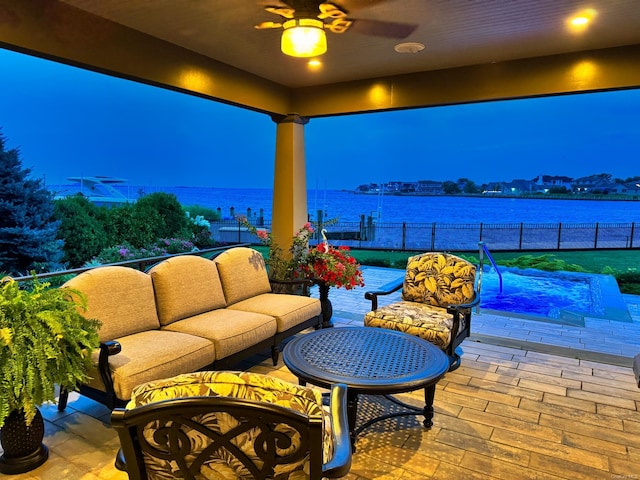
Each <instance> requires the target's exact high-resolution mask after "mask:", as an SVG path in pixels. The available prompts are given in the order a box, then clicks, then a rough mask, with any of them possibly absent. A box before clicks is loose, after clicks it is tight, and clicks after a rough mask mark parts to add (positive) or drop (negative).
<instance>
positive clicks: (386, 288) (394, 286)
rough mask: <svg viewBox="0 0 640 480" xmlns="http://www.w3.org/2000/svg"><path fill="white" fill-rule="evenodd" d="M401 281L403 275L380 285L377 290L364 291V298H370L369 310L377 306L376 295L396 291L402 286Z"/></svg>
mask: <svg viewBox="0 0 640 480" xmlns="http://www.w3.org/2000/svg"><path fill="white" fill-rule="evenodd" d="M403 282H404V276H402V277H399V278H396V279H395V280H393V281H391V282H389V283H387V284H385V285H383V286H381V287H380V289H379V290H374V291H370V292H366V293H365V294H364V298H366V299H367V300H371V310H375V309H377V308H378V297H380V296H383V295H390V294H392V293H393V292H397V291H398V290H400V289H401V288H402V284H403Z"/></svg>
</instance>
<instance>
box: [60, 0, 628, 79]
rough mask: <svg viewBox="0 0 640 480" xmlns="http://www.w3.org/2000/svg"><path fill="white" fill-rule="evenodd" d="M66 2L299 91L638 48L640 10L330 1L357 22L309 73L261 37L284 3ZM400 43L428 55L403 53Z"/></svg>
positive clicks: (621, 3)
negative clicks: (385, 28) (393, 33)
mask: <svg viewBox="0 0 640 480" xmlns="http://www.w3.org/2000/svg"><path fill="white" fill-rule="evenodd" d="M62 1H63V2H64V3H67V4H69V5H72V6H75V7H77V8H80V9H82V10H85V11H87V12H90V13H93V14H95V15H98V16H101V17H104V18H106V19H109V20H111V21H113V22H117V23H119V24H122V25H124V26H127V27H129V28H132V29H135V30H138V31H141V32H143V33H145V34H148V35H151V36H154V37H158V38H160V39H162V40H165V41H167V42H170V43H173V44H176V45H178V46H181V47H183V48H186V49H189V50H192V51H194V52H197V53H199V54H202V55H205V56H207V57H210V58H212V59H215V60H217V61H220V62H222V63H225V64H228V65H231V66H234V67H236V68H239V69H241V70H244V71H247V72H250V73H253V74H255V75H257V76H260V77H263V78H265V79H268V80H271V81H274V82H276V83H279V84H282V85H284V86H287V87H292V88H297V87H306V86H314V85H324V84H331V83H337V82H345V81H351V80H358V79H365V78H377V77H383V76H389V75H397V74H406V73H412V72H422V71H430V70H438V69H445V68H451V67H459V66H466V65H479V64H486V63H491V62H502V61H506V60H515V59H521V58H531V57H540V56H547V55H554V54H562V53H570V52H577V51H584V50H593V49H601V48H608V47H617V46H624V45H635V44H640V0H597V1H596V0H593V1H592V2H588V1H583V0H333V3H334V4H335V5H338V6H340V7H342V8H344V9H345V10H347V11H348V13H349V18H353V19H355V22H354V24H353V26H352V27H351V28H350V29H349V30H348V31H347V32H346V33H343V34H334V33H331V32H328V33H327V37H328V40H327V41H328V52H327V54H325V55H323V56H322V57H320V60H321V61H322V66H321V68H319V69H317V70H311V69H310V68H309V67H308V66H307V60H305V59H298V58H291V57H287V56H286V55H284V54H282V53H281V52H280V32H281V30H257V29H255V28H254V25H255V24H258V23H260V22H263V21H274V22H278V21H280V20H281V17H279V16H277V15H275V14H273V13H269V12H266V11H265V10H264V6H265V5H276V6H277V5H283V4H282V2H279V1H278V0H276V1H274V2H270V1H268V0H99V1H96V0H62ZM300 1H303V2H304V1H309V0H289V3H291V2H300ZM586 9H591V10H592V14H593V21H592V22H591V24H590V25H589V27H588V28H587V29H585V30H584V31H583V32H581V33H576V32H572V31H571V30H570V29H569V28H568V26H567V21H568V19H569V18H570V17H571V16H573V15H576V14H578V13H580V12H581V11H584V10H586ZM371 20H376V21H379V22H396V23H403V24H409V25H414V26H415V27H416V28H415V30H414V31H413V33H411V34H410V35H409V36H408V37H407V38H405V39H402V40H400V39H396V38H387V37H379V36H372V35H367V34H363V33H359V32H358V30H359V29H362V28H363V27H366V26H367V21H371ZM401 41H405V42H420V43H423V44H424V45H425V49H424V50H423V51H422V52H420V53H417V54H399V53H396V52H395V51H394V46H395V45H396V44H397V43H399V42H401ZM639 60H640V59H639Z"/></svg>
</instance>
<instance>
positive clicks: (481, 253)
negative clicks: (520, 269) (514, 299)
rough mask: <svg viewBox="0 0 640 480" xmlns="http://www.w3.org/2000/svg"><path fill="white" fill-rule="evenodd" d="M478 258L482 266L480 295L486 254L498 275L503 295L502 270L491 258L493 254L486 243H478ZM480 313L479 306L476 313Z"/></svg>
mask: <svg viewBox="0 0 640 480" xmlns="http://www.w3.org/2000/svg"><path fill="white" fill-rule="evenodd" d="M478 250H479V252H478V254H479V255H478V256H479V257H480V266H479V270H480V272H479V274H478V294H479V293H480V288H481V286H482V272H483V270H484V256H485V254H486V255H487V258H488V259H489V261H490V262H491V265H493V269H494V270H495V271H496V273H497V274H498V282H499V287H500V293H502V273H500V269H499V268H498V265H497V264H496V261H495V260H494V259H493V257H492V256H491V252H489V249H488V248H487V246H486V245H485V243H484V242H478ZM479 312H480V305H478V306H477V307H476V313H479Z"/></svg>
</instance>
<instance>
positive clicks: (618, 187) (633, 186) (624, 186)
mask: <svg viewBox="0 0 640 480" xmlns="http://www.w3.org/2000/svg"><path fill="white" fill-rule="evenodd" d="M611 193H620V194H622V195H640V181H637V182H627V183H616V184H615V190H614V191H612V192H611Z"/></svg>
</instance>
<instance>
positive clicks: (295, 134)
mask: <svg viewBox="0 0 640 480" xmlns="http://www.w3.org/2000/svg"><path fill="white" fill-rule="evenodd" d="M274 121H275V122H276V123H277V124H278V127H277V131H276V159H275V174H274V180H273V209H272V211H273V214H272V215H273V216H272V224H271V235H272V237H273V239H274V240H275V241H276V242H277V243H278V245H280V246H281V247H282V249H283V250H284V251H287V250H288V249H289V247H290V246H291V242H292V239H293V235H294V234H295V233H296V232H297V231H298V230H299V229H300V227H302V226H303V225H304V224H305V223H306V222H307V220H308V211H307V172H306V159H305V151H304V126H305V124H306V123H307V122H308V121H309V120H308V119H307V118H304V117H301V116H299V115H295V114H291V115H287V116H286V117H283V118H274Z"/></svg>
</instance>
